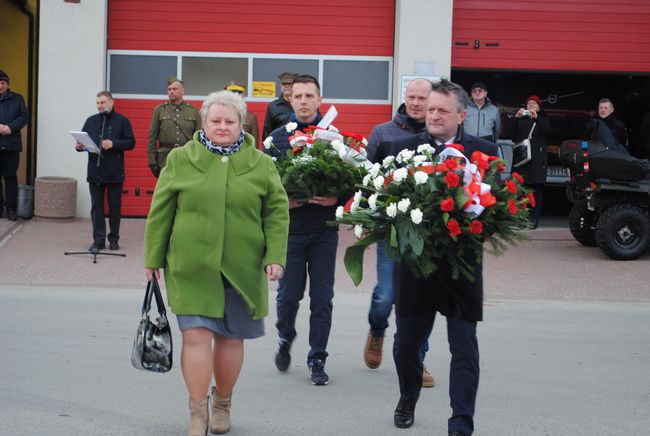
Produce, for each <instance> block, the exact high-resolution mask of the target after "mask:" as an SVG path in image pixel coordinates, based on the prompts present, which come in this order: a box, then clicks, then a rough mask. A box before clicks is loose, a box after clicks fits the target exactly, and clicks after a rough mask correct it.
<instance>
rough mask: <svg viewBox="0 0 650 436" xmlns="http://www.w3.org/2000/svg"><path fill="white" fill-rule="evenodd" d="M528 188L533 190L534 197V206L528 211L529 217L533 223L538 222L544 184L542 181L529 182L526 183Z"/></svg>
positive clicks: (540, 213) (540, 214)
mask: <svg viewBox="0 0 650 436" xmlns="http://www.w3.org/2000/svg"><path fill="white" fill-rule="evenodd" d="M528 187H529V188H532V189H534V190H535V192H534V193H533V196H534V197H535V207H534V208H533V210H532V211H531V213H530V217H531V219H532V220H533V222H535V223H539V219H540V218H541V216H542V199H543V194H544V184H543V183H531V184H529V185H528Z"/></svg>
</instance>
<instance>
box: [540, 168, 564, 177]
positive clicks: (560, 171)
mask: <svg viewBox="0 0 650 436" xmlns="http://www.w3.org/2000/svg"><path fill="white" fill-rule="evenodd" d="M546 175H547V176H551V177H569V170H568V169H566V168H562V167H548V168H547V169H546Z"/></svg>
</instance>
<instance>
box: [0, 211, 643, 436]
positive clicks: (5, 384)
mask: <svg viewBox="0 0 650 436" xmlns="http://www.w3.org/2000/svg"><path fill="white" fill-rule="evenodd" d="M7 223H8V222H7V221H6V220H2V219H0V350H1V351H2V352H1V353H0V435H12V436H13V435H40V434H48V435H70V434H84V435H86V434H88V435H154V434H156V435H183V434H185V431H186V422H187V413H186V408H187V398H186V392H185V387H184V385H183V381H182V376H181V372H180V367H179V358H178V356H179V352H180V336H179V334H178V332H177V331H176V330H174V333H175V336H174V339H175V341H176V342H175V344H176V347H175V365H174V366H175V367H174V369H173V370H172V371H171V372H170V373H169V374H164V375H161V374H149V373H145V372H139V371H136V370H134V369H133V368H132V367H131V365H130V360H129V359H130V347H131V340H132V336H133V334H134V332H135V328H136V326H137V321H138V312H139V307H140V304H141V299H142V294H143V290H144V288H143V286H144V279H143V276H142V244H141V242H142V232H143V229H144V221H143V220H124V221H123V228H122V232H121V233H122V240H121V241H120V245H122V248H123V250H122V251H123V252H125V253H126V254H127V257H126V258H109V257H101V258H99V260H98V263H97V264H92V262H91V258H90V256H64V255H63V251H64V250H81V251H82V250H84V249H87V246H88V245H89V242H90V237H89V235H90V222H89V221H88V220H75V221H73V222H67V223H60V222H47V221H36V220H31V221H18V222H17V223H14V224H7ZM542 224H543V226H542V229H540V230H536V231H533V232H530V234H531V237H532V239H533V241H532V242H531V243H527V244H524V245H521V246H519V247H517V248H514V249H511V250H509V251H508V252H507V253H506V254H505V255H504V256H501V257H493V256H488V257H486V260H485V268H484V270H485V282H486V285H485V287H486V289H485V291H486V305H485V322H483V323H480V324H479V341H480V347H481V371H482V375H481V386H480V388H479V395H478V403H477V415H476V428H477V431H476V434H477V435H564V434H567V435H568V434H589V435H613V434H628V433H630V434H645V433H647V429H648V427H650V418H649V417H648V414H647V411H646V409H647V404H649V400H650V365H648V361H649V360H650V347H648V344H649V343H648V339H647V333H648V331H649V328H650V286H648V284H647V283H648V274H649V273H648V271H649V270H650V269H649V268H648V266H650V265H649V264H648V260H649V259H650V255H648V254H646V255H645V256H644V257H643V258H642V259H640V260H637V261H633V262H615V261H611V260H609V259H607V258H606V257H605V256H604V255H602V254H601V253H600V251H599V250H598V249H596V248H587V247H582V246H581V245H580V244H578V243H577V242H575V241H573V239H572V238H571V236H570V234H569V233H568V230H567V229H566V228H562V227H556V226H552V224H554V223H548V224H547V225H545V223H544V222H543V223H542ZM351 240H352V238H351V235H350V234H349V232H342V233H341V248H342V249H341V250H340V255H342V252H343V248H344V247H345V246H346V245H347V244H348V243H350V242H351ZM366 257H367V258H366V271H365V272H366V276H365V278H364V282H363V283H362V285H361V286H360V287H359V288H355V287H354V286H353V285H352V284H351V282H350V281H349V279H348V278H347V276H346V275H345V272H344V269H343V267H342V264H341V263H339V268H338V272H337V288H336V291H337V295H336V298H335V306H334V320H333V328H332V335H331V339H330V345H329V351H330V358H329V359H328V365H327V371H328V373H329V374H330V377H331V383H330V385H329V386H327V387H314V386H311V385H310V384H309V383H308V381H307V369H306V365H305V356H306V352H307V322H308V314H307V307H306V304H303V305H302V306H303V307H302V309H301V311H300V313H299V318H298V332H299V336H298V339H297V340H296V343H295V345H294V348H293V353H292V354H293V362H292V366H291V368H290V370H289V372H288V373H286V374H279V373H278V372H277V370H276V369H275V367H274V366H273V352H274V348H275V334H274V333H275V332H274V327H273V323H274V315H273V307H272V308H271V312H272V315H270V316H269V318H267V320H266V328H267V335H266V336H265V337H263V338H260V339H258V340H254V341H247V343H246V362H245V367H244V370H243V372H242V376H241V378H240V381H239V383H238V385H237V388H236V393H235V397H234V399H233V412H232V413H233V415H232V418H233V428H232V432H231V434H233V435H244V434H251V435H303V434H316V435H330V434H332V435H334V434H337V435H348V434H349V435H377V434H379V435H393V434H401V435H406V434H409V435H424V434H438V435H443V434H446V418H447V416H448V413H449V406H448V404H449V400H448V396H447V389H448V384H447V381H448V368H449V352H448V347H447V344H446V339H445V334H446V333H445V328H444V321H443V320H442V319H441V320H440V321H439V322H438V323H437V325H436V328H435V329H434V333H433V335H432V338H431V351H430V353H429V355H428V356H427V361H426V363H427V366H428V367H429V368H430V370H431V372H432V373H433V374H434V376H435V377H436V381H437V383H438V386H437V387H436V388H434V389H428V390H424V391H423V393H422V396H421V400H420V402H419V403H418V408H417V410H416V424H415V426H414V427H413V428H412V429H410V430H398V429H396V428H394V427H393V424H392V411H393V409H394V407H395V404H396V402H397V399H398V387H397V377H396V374H395V368H394V365H393V363H392V359H391V356H390V348H391V344H392V340H391V338H392V334H393V333H394V330H393V328H394V327H393V320H392V319H391V327H390V328H389V331H388V333H387V341H386V345H385V350H384V363H383V364H382V366H381V367H380V368H379V369H378V370H369V369H367V368H366V367H365V366H364V364H363V360H362V348H363V345H364V341H365V335H366V333H367V328H368V326H367V321H366V317H367V309H368V305H369V295H370V292H371V288H372V286H373V284H374V280H375V276H374V268H373V262H374V254H373V253H372V252H368V254H367V256H366ZM271 289H274V286H272V287H271ZM270 298H271V300H272V302H273V301H274V300H273V298H274V293H272V295H271V297H270ZM171 319H172V324H173V326H174V327H175V326H176V323H175V319H174V318H173V317H172V318H171Z"/></svg>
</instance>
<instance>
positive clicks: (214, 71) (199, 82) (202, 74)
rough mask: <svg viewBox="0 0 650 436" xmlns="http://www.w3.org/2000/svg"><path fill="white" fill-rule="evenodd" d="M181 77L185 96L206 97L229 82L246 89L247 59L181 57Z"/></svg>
mask: <svg viewBox="0 0 650 436" xmlns="http://www.w3.org/2000/svg"><path fill="white" fill-rule="evenodd" d="M182 77H183V83H184V84H185V94H187V95H208V94H209V93H211V92H213V91H218V90H220V89H224V87H225V86H226V85H228V83H230V82H231V81H233V82H235V83H239V84H242V85H244V86H246V88H248V83H247V82H248V80H247V79H248V59H246V58H208V57H183V76H182Z"/></svg>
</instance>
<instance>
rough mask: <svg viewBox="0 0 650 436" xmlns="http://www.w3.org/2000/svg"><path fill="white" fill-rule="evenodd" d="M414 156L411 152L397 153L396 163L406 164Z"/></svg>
mask: <svg viewBox="0 0 650 436" xmlns="http://www.w3.org/2000/svg"><path fill="white" fill-rule="evenodd" d="M414 154H415V152H414V151H413V150H402V151H400V152H399V153H397V162H400V163H401V162H408V161H410V160H411V159H412V158H413V155H414Z"/></svg>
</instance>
